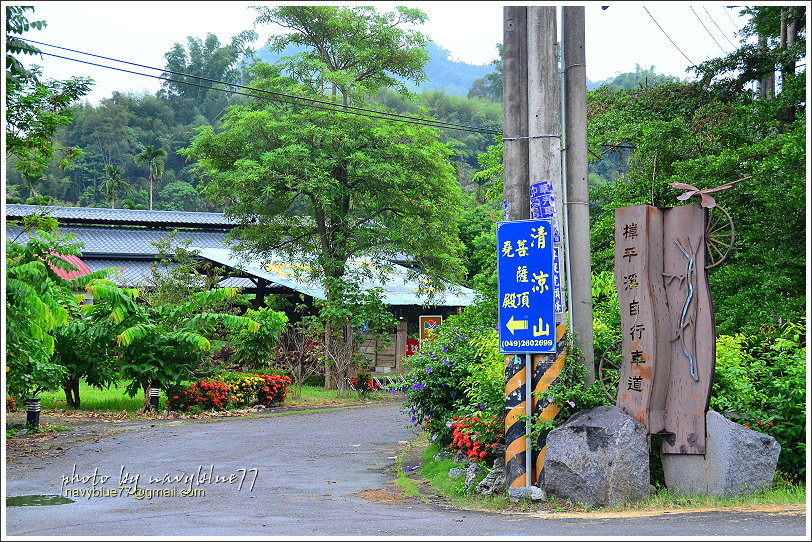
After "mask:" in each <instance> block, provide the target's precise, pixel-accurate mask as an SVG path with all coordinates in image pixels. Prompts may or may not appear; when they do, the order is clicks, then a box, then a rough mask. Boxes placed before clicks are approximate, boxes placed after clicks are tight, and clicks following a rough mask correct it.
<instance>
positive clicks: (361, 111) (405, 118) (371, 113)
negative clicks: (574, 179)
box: [20, 38, 501, 135]
mask: <svg viewBox="0 0 812 542" xmlns="http://www.w3.org/2000/svg"><path fill="white" fill-rule="evenodd" d="M20 39H23V40H24V41H27V42H30V43H34V44H37V45H43V46H46V47H53V48H55V49H61V50H63V51H69V52H72V53H78V54H81V55H86V56H90V57H94V58H100V59H103V60H109V61H112V62H119V63H121V64H128V65H130V66H136V67H139V68H145V69H149V70H155V71H159V72H162V73H168V74H170V75H175V76H180V77H189V78H192V79H197V80H200V81H205V82H208V83H212V84H220V85H226V86H230V87H234V88H239V89H244V90H247V91H250V92H257V93H260V94H264V95H268V96H273V97H274V98H276V99H278V100H279V101H282V102H284V103H289V104H291V105H302V104H301V103H299V102H305V103H307V104H308V105H310V106H311V107H314V108H316V109H322V110H327V111H344V112H347V113H353V114H358V115H360V116H365V117H370V118H381V119H389V120H395V121H399V122H410V123H413V124H420V125H423V126H431V127H434V128H445V129H452V130H462V131H468V132H477V133H484V134H491V135H499V134H500V133H501V132H499V131H498V130H492V129H489V128H478V127H474V126H466V125H461V124H454V123H450V122H445V121H439V120H434V119H424V118H420V117H412V116H409V115H401V114H397V113H389V112H386V111H377V110H374V109H365V108H362V107H356V106H351V105H343V104H337V103H334V102H328V101H324V100H317V99H314V98H306V97H303V96H296V95H293V94H286V93H283V92H274V91H270V90H263V89H257V88H253V87H249V86H245V85H240V84H237V83H229V82H226V81H218V80H216V79H209V78H207V77H201V76H197V75H191V74H187V73H182V72H176V71H172V70H167V69H160V68H155V67H152V66H146V65H144V64H137V63H135V62H128V61H126V60H119V59H115V58H110V57H105V56H101V55H96V54H93V53H86V52H84V51H78V50H75V49H69V48H67V47H60V46H58V45H52V44H49V43H43V42H38V41H35V40H29V39H25V38H20ZM40 53H41V54H44V55H48V56H52V57H55V58H61V59H64V60H71V61H73V62H80V63H82V64H88V65H91V66H97V67H100V68H106V69H110V70H115V71H120V72H123V73H131V74H134V75H140V76H142V77H150V78H153V79H159V80H162V81H168V82H171V83H178V84H184V85H190V86H195V87H198V88H204V89H212V90H217V91H221V92H226V93H230V94H237V95H242V96H249V97H252V98H260V97H267V96H257V95H256V94H248V93H245V92H239V91H235V90H227V89H221V88H217V87H210V86H206V85H199V84H195V83H192V82H189V81H181V80H177V79H171V78H168V77H163V76H156V75H150V74H146V73H141V72H135V71H131V70H125V69H123V68H117V67H114V66H106V65H103V64H97V63H95V62H89V61H86V60H80V59H77V58H70V57H65V56H61V55H56V54H53V53H47V52H45V51H40Z"/></svg>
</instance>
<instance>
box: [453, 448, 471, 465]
mask: <svg viewBox="0 0 812 542" xmlns="http://www.w3.org/2000/svg"><path fill="white" fill-rule="evenodd" d="M454 463H461V464H463V465H469V464H470V463H471V460H470V459H468V456H467V455H465V452H462V451H460V452H457V453H456V454H454Z"/></svg>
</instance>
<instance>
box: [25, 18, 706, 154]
mask: <svg viewBox="0 0 812 542" xmlns="http://www.w3.org/2000/svg"><path fill="white" fill-rule="evenodd" d="M644 9H645V8H644ZM646 11H648V10H646ZM649 15H650V14H649ZM652 18H653V17H652ZM654 22H655V23H656V22H657V21H654ZM658 26H659V25H658ZM19 39H21V40H23V41H27V42H30V43H34V44H37V45H43V46H46V47H53V48H55V49H61V50H64V51H69V52H72V53H78V54H82V55H86V56H91V57H95V58H100V59H103V60H110V61H112V62H119V63H122V64H128V65H130V66H136V67H139V68H146V69H150V70H155V71H160V72H162V73H169V74H172V75H178V76H182V77H190V78H192V79H199V80H201V81H205V82H209V83H213V84H220V85H225V86H231V87H236V88H241V89H244V90H248V91H251V92H256V93H259V94H260V95H257V94H250V93H248V92H240V91H237V90H229V89H225V88H218V87H215V86H206V85H201V84H197V83H192V82H190V81H180V80H177V79H171V78H168V77H164V76H159V75H151V74H148V73H141V72H136V71H132V70H126V69H124V68H117V67H114V66H106V65H104V64H97V63H95V62H90V61H87V60H80V59H78V58H70V57H66V56H61V55H57V54H54V53H48V52H45V51H38V53H39V54H42V55H47V56H51V57H54V58H61V59H63V60H70V61H72V62H79V63H81V64H87V65H90V66H96V67H99V68H105V69H108V70H114V71H119V72H123V73H129V74H133V75H140V76H142V77H149V78H152V79H158V80H161V81H167V82H170V83H177V84H182V85H188V86H192V87H197V88H203V89H206V90H216V91H218V92H224V93H226V94H234V95H238V96H247V97H249V98H257V99H275V100H277V101H279V102H282V103H287V104H290V105H303V104H302V103H301V102H305V103H307V104H308V105H309V106H310V107H313V108H314V109H319V110H323V111H344V112H346V113H350V114H354V115H359V116H363V117H368V118H372V119H385V120H392V121H396V122H408V123H413V124H418V125H422V126H430V127H433V128H440V129H452V130H462V131H469V132H477V133H483V134H490V135H499V136H502V133H501V132H500V131H498V130H491V129H489V128H476V127H471V126H465V125H460V124H453V123H449V122H444V121H438V120H434V119H424V118H420V117H411V116H408V115H400V114H397V113H389V112H386V111H376V110H374V109H364V108H361V107H355V106H349V105H343V104H337V103H334V102H327V101H323V100H316V99H314V98H305V97H303V96H296V95H293V94H285V93H282V92H274V91H270V90H263V89H257V88H253V87H248V86H244V85H239V84H237V83H228V82H225V81H218V80H216V79H209V78H206V77H201V76H197V75H191V74H185V73H182V72H175V71H172V70H162V69H160V68H155V67H152V66H146V65H143V64H137V63H135V62H128V61H126V60H118V59H115V58H110V57H105V56H101V55H96V54H93V53H86V52H83V51H78V50H75V49H69V48H67V47H60V46H58V45H52V44H49V43H43V42H39V41H35V40H30V39H26V38H19ZM669 39H670V38H669ZM672 43H673V42H672ZM680 52H681V51H680ZM686 58H687V57H686ZM688 61H689V62H690V59H689V60H688ZM692 64H693V63H692ZM266 95H267V96H266ZM502 139H505V138H504V136H503V137H502ZM597 146H598V147H604V148H625V149H635V148H636V147H634V146H625V145H597Z"/></svg>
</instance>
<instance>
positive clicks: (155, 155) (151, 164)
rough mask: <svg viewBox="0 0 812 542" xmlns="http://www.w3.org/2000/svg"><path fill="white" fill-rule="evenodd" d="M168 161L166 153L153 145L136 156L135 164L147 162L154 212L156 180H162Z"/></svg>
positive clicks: (150, 200)
mask: <svg viewBox="0 0 812 542" xmlns="http://www.w3.org/2000/svg"><path fill="white" fill-rule="evenodd" d="M165 159H166V151H165V150H163V149H156V148H155V147H153V146H152V145H147V146H146V147H144V150H142V151H141V152H140V153H138V154H136V155H135V163H136V164H140V163H142V162H146V164H147V168H148V169H149V178H148V180H149V209H150V210H152V189H153V186H154V184H155V181H156V180H160V178H161V176H162V175H163V173H164V160H165Z"/></svg>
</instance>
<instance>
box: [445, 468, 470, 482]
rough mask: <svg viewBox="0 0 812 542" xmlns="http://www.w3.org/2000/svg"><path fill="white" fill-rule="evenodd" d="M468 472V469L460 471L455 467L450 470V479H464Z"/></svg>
mask: <svg viewBox="0 0 812 542" xmlns="http://www.w3.org/2000/svg"><path fill="white" fill-rule="evenodd" d="M466 472H467V471H466V469H458V468H457V467H454V468H453V469H448V477H449V478H451V479H455V478H462V477H463V476H465V473H466Z"/></svg>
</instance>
